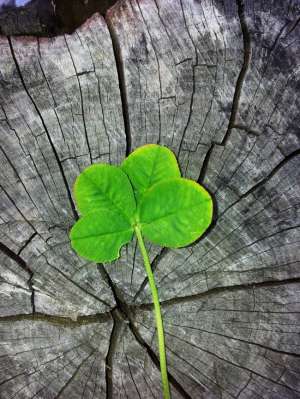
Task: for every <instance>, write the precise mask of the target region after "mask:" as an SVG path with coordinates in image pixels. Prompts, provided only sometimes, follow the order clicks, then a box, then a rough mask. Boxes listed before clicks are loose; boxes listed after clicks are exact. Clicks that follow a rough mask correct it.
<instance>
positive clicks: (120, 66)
mask: <svg viewBox="0 0 300 399" xmlns="http://www.w3.org/2000/svg"><path fill="white" fill-rule="evenodd" d="M104 19H105V22H106V25H107V28H108V31H109V34H110V38H111V44H112V48H113V52H114V57H115V64H116V68H117V74H118V81H119V90H120V97H121V104H122V115H123V121H124V129H125V136H126V156H128V155H129V154H130V153H131V151H132V148H131V142H132V139H131V132H130V118H129V107H128V100H127V91H126V80H125V71H124V63H123V59H122V54H121V48H120V44H119V41H118V37H117V33H116V31H115V28H114V26H113V23H112V22H111V20H110V18H109V17H107V16H105V18H104Z"/></svg>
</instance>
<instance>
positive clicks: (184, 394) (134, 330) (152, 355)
mask: <svg viewBox="0 0 300 399" xmlns="http://www.w3.org/2000/svg"><path fill="white" fill-rule="evenodd" d="M129 328H130V330H131V332H132V333H133V335H134V337H135V339H136V340H137V342H138V343H139V344H140V345H141V346H142V347H143V348H145V349H146V351H147V353H148V355H149V357H150V359H151V360H152V362H153V363H154V364H155V366H156V367H157V368H158V370H160V364H159V359H158V357H157V355H156V354H155V352H154V351H153V350H152V348H151V347H150V345H148V344H147V342H146V341H144V339H143V338H142V336H141V334H140V333H139V331H138V329H137V328H136V326H135V325H134V323H133V321H132V320H129ZM168 378H169V382H170V384H171V385H172V386H173V387H174V389H176V391H177V392H178V393H179V394H180V395H181V396H182V397H183V398H185V399H192V398H191V396H190V395H189V394H188V392H186V390H185V389H184V388H183V387H182V385H181V384H180V383H179V382H178V381H177V380H176V379H175V377H174V376H173V375H172V374H171V373H170V372H168Z"/></svg>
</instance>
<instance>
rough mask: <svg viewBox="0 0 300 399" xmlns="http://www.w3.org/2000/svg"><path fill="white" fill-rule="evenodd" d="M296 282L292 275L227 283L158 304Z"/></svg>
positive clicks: (145, 305)
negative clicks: (282, 278) (273, 278)
mask: <svg viewBox="0 0 300 399" xmlns="http://www.w3.org/2000/svg"><path fill="white" fill-rule="evenodd" d="M297 283H300V277H294V278H290V279H285V280H270V281H262V282H258V283H249V284H236V285H229V286H227V287H226V286H225V287H215V288H211V289H209V290H208V291H204V292H200V293H199V294H194V295H186V296H182V297H177V298H172V299H167V300H165V301H162V302H161V303H160V305H161V307H168V306H174V305H177V304H180V303H188V302H194V301H198V300H201V299H203V298H205V297H207V296H211V295H216V294H221V293H223V292H234V291H240V290H243V289H246V290H252V288H253V287H255V288H263V287H276V286H281V285H288V284H297ZM133 308H134V306H133ZM135 308H138V309H140V310H153V304H152V303H143V304H140V305H137V306H135Z"/></svg>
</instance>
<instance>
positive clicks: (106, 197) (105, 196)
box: [86, 175, 136, 223]
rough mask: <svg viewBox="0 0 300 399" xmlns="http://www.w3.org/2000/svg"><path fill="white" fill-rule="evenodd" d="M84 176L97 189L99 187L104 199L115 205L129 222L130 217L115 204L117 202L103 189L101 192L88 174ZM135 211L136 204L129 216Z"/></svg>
mask: <svg viewBox="0 0 300 399" xmlns="http://www.w3.org/2000/svg"><path fill="white" fill-rule="evenodd" d="M86 178H87V180H89V181H90V182H91V183H92V184H93V186H95V187H96V188H97V190H98V189H99V191H100V193H101V194H102V195H103V197H104V198H105V199H108V200H110V201H111V203H112V204H113V205H114V206H115V207H116V209H117V210H118V211H119V212H120V213H121V214H122V215H123V216H124V217H125V219H126V220H127V221H128V222H130V223H131V220H130V218H129V217H128V216H127V215H126V214H125V213H124V211H123V210H122V209H120V208H119V207H118V206H117V204H116V203H115V202H114V201H113V200H112V199H111V198H110V197H109V196H108V195H107V194H106V193H105V191H104V192H103V191H102V190H101V189H100V188H99V186H98V185H97V184H96V183H95V182H94V180H93V179H91V178H90V177H89V176H88V175H87V176H86ZM133 198H134V194H133ZM134 200H135V199H134ZM135 211H136V204H135V209H134V210H133V212H132V215H131V216H133V215H134V213H135Z"/></svg>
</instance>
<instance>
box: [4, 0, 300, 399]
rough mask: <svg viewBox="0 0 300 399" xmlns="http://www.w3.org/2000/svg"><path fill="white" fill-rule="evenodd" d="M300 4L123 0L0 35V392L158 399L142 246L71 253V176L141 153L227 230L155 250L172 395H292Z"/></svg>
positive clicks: (297, 378)
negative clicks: (62, 28)
mask: <svg viewBox="0 0 300 399" xmlns="http://www.w3.org/2000/svg"><path fill="white" fill-rule="evenodd" d="M299 21H300V3H299V1H296V0H291V1H271V0H268V1H264V2H260V1H251V0H248V1H247V2H245V3H244V2H243V1H242V0H237V1H236V2H235V1H232V0H225V1H221V0H220V1H214V2H213V1H208V0H203V1H193V0H139V1H137V0H123V1H119V2H117V4H116V5H115V6H114V7H112V8H111V9H110V10H109V12H108V13H107V15H106V17H105V19H104V18H103V17H101V16H100V15H94V16H93V17H92V18H91V19H89V20H88V21H87V22H86V23H85V24H84V25H83V26H81V27H80V28H78V29H77V30H76V32H74V33H73V34H71V35H62V36H58V37H55V38H51V39H49V38H39V39H37V38H34V37H19V38H16V37H4V36H3V37H1V39H0V54H1V60H0V105H1V107H0V129H1V131H0V144H1V151H0V157H1V158H0V163H1V171H2V173H1V176H0V185H1V191H0V196H1V199H0V204H1V230H0V231H1V244H0V250H1V263H0V284H1V290H0V297H1V305H0V316H1V317H0V337H1V338H0V340H1V341H0V344H1V345H0V348H1V354H0V356H1V367H0V397H1V398H4V399H11V398H40V399H46V398H47V399H48V398H71V397H72V398H77V397H78V398H79V397H81V398H99V399H100V398H101V399H102V398H104V397H106V398H107V399H111V398H130V399H132V398H157V399H158V398H161V390H160V375H159V367H158V354H157V348H156V342H155V335H154V333H155V331H154V320H153V316H152V312H151V310H152V305H151V295H150V292H149V288H148V285H147V281H146V280H145V272H144V268H143V265H142V261H141V256H140V254H139V251H138V248H137V245H136V242H133V243H132V244H130V245H128V246H126V248H124V249H123V251H122V256H121V258H120V260H119V261H117V262H115V263H114V264H109V265H96V264H93V263H88V262H85V261H84V260H82V259H79V258H78V257H77V256H76V255H75V254H74V253H73V252H72V251H71V249H70V246H69V240H68V231H69V228H70V227H71V226H72V224H73V223H74V221H75V220H76V218H77V217H78V215H77V210H76V208H75V205H74V202H73V199H72V185H73V183H74V180H75V178H76V176H77V175H78V174H79V172H80V171H81V170H83V169H84V168H85V167H86V166H87V165H89V164H90V163H93V162H111V163H113V164H117V163H119V162H120V161H121V160H122V159H123V157H124V156H125V154H126V153H128V152H130V151H131V150H133V149H134V148H136V147H137V146H139V145H141V144H144V143H152V142H158V143H160V144H165V145H167V146H169V147H170V148H171V149H173V151H174V152H175V153H176V154H177V156H178V159H179V162H180V167H181V170H182V173H183V174H184V175H185V176H187V177H190V178H193V179H195V180H198V181H199V182H201V183H203V184H204V185H205V186H206V187H207V188H208V190H209V191H210V192H211V193H212V194H213V196H214V201H215V219H214V222H213V224H212V226H211V228H210V229H209V231H208V232H207V233H206V234H205V237H203V238H202V239H201V240H199V241H198V242H196V243H194V244H193V245H191V246H190V247H188V248H185V249H179V250H168V249H161V248H158V247H156V246H154V245H150V244H149V245H148V247H149V251H150V254H151V260H152V266H153V268H154V269H155V277H156V280H157V282H158V287H159V292H160V297H161V300H162V306H163V312H164V317H165V328H166V332H167V334H166V341H167V348H168V363H169V371H170V381H171V387H172V397H173V398H174V399H175V398H178V399H179V398H189V399H191V398H193V399H198V398H204V399H229V398H239V399H246V398H247V399H250V398H251V399H256V398H257V399H258V398H266V399H269V398H271V399H279V398H280V399H281V398H284V399H293V398H300V360H299V359H300V351H299V345H300V339H299V337H300V330H299V326H300V317H299V314H300V310H299V303H300V300H299V298H300V271H299V270H300V268H299V266H300V250H299V241H300V217H299V216H300V215H299V209H300V208H299V204H300V134H299V122H300V115H299V109H300V104H299V95H298V94H299V87H300V86H299V68H298V65H297V64H298V60H299V57H300V48H299V37H300V24H299Z"/></svg>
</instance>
